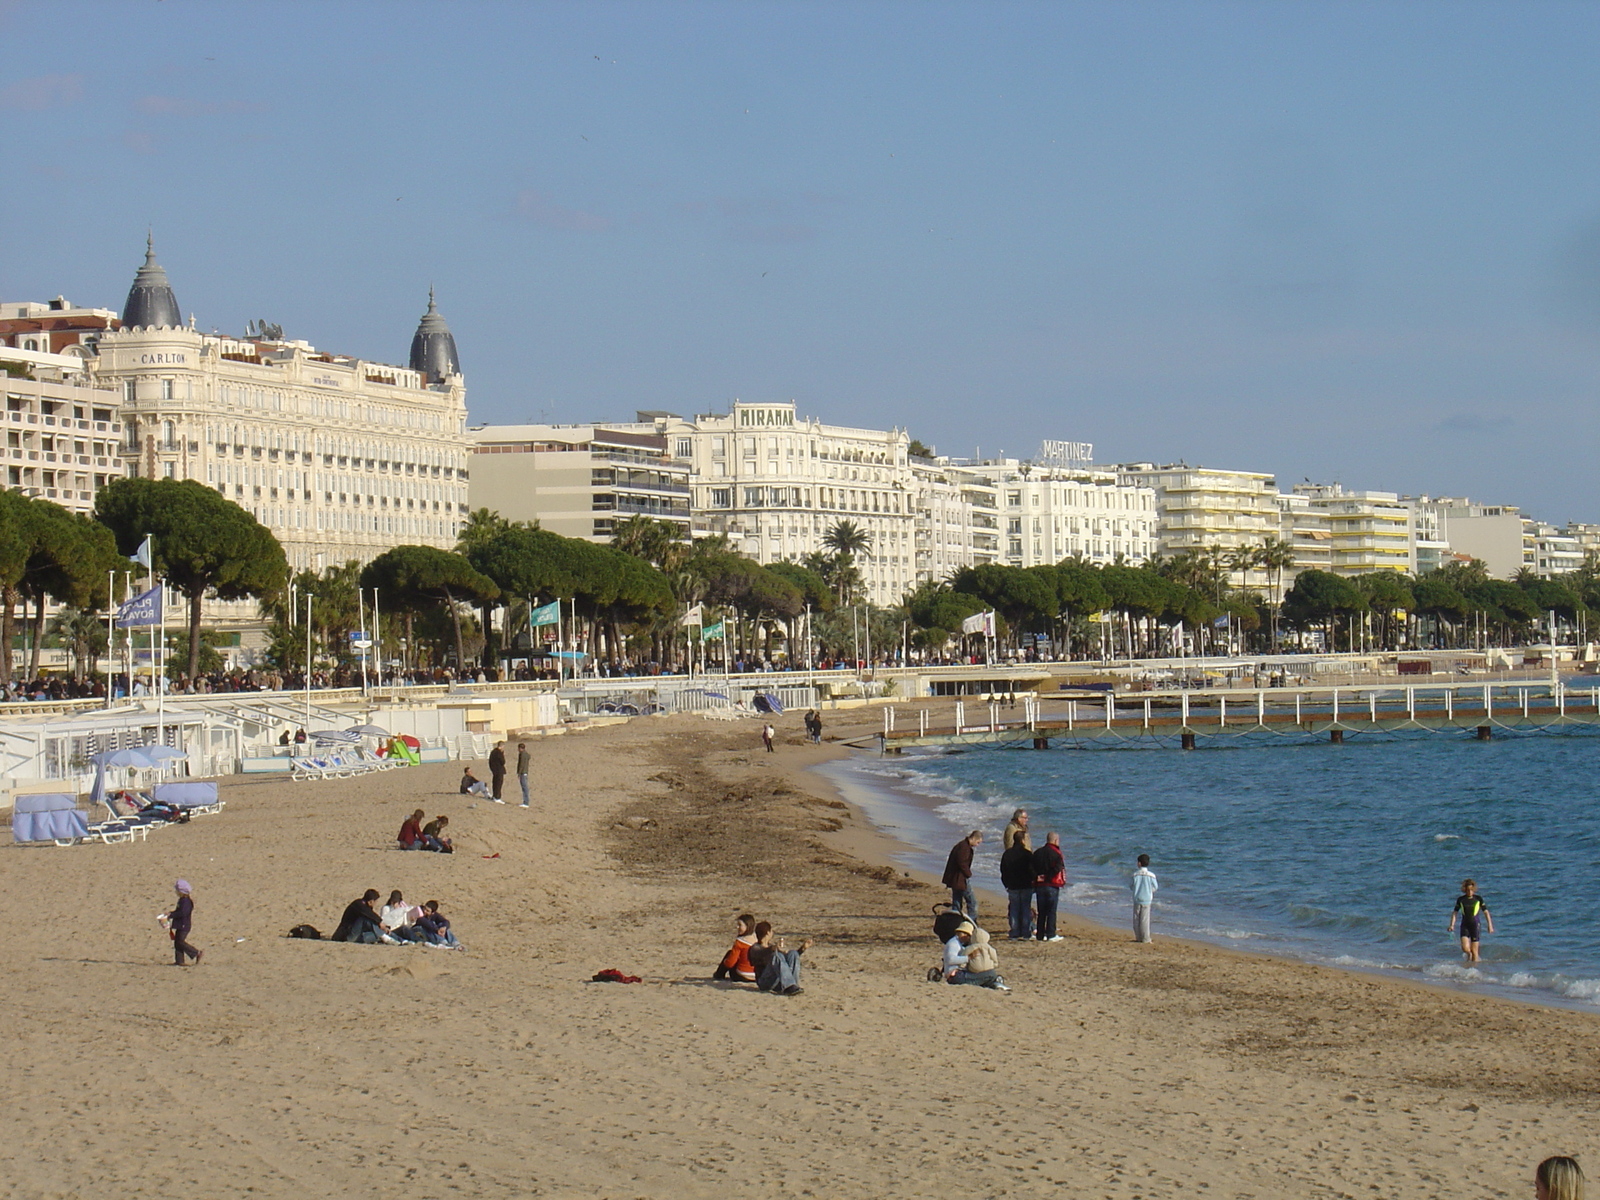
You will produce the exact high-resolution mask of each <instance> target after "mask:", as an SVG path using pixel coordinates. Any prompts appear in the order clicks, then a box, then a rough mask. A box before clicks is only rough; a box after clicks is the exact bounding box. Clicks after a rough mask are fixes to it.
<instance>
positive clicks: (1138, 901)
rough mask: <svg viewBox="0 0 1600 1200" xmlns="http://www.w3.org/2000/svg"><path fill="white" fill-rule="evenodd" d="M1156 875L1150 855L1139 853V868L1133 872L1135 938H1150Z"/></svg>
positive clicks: (1145, 939)
mask: <svg viewBox="0 0 1600 1200" xmlns="http://www.w3.org/2000/svg"><path fill="white" fill-rule="evenodd" d="M1160 886H1161V885H1160V884H1158V883H1157V882H1156V877H1155V875H1154V874H1153V873H1152V872H1151V870H1150V856H1149V855H1148V854H1141V855H1139V869H1138V870H1137V871H1135V872H1134V873H1133V940H1134V941H1136V942H1148V941H1150V940H1151V938H1150V906H1151V905H1152V904H1154V903H1155V902H1156V888H1158V887H1160Z"/></svg>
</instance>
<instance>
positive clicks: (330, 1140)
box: [0, 713, 1600, 1200]
mask: <svg viewBox="0 0 1600 1200" xmlns="http://www.w3.org/2000/svg"><path fill="white" fill-rule="evenodd" d="M845 717H846V714H842V713H841V714H836V715H830V717H829V734H830V736H841V735H845V736H847V735H848V734H849V732H850V730H849V727H848V725H847V724H846V722H845ZM874 720H876V717H875V714H870V713H868V714H864V715H863V717H862V721H863V725H862V729H863V730H867V729H870V728H871V727H873V726H872V724H871V723H872V722H873V721H874ZM757 728H758V727H757V726H756V724H755V723H754V722H743V723H735V724H723V723H713V722H709V721H705V720H703V719H699V718H695V717H689V716H680V717H670V718H649V719H640V720H636V721H633V722H631V723H629V724H626V725H617V726H612V727H607V728H597V729H592V730H588V731H584V732H578V733H573V734H570V735H567V736H562V737H554V738H548V739H544V740H539V741H536V742H534V743H533V745H532V750H533V756H534V772H533V781H534V789H535V800H534V807H533V808H532V809H531V810H527V811H525V810H522V809H520V808H518V807H516V799H517V797H516V796H515V795H514V793H515V791H516V789H515V783H514V781H511V783H510V784H509V786H508V789H507V796H508V799H510V800H511V803H510V804H508V805H506V806H499V805H495V804H491V803H487V802H484V801H481V800H477V801H474V800H471V799H469V798H467V797H462V796H459V795H457V793H456V786H455V785H456V780H457V778H458V777H459V767H458V765H457V764H450V765H442V766H433V767H421V768H412V769H408V770H405V771H396V772H388V773H383V774H378V775H373V776H368V777H364V778H360V779H355V780H347V781H326V782H316V783H294V782H290V781H288V780H276V779H272V780H267V779H260V778H251V779H229V780H225V781H224V782H223V795H224V797H225V799H226V800H227V809H226V811H225V812H224V813H223V814H221V815H219V816H212V817H204V818H197V819H196V820H194V821H192V822H191V823H189V824H188V825H185V826H182V827H178V828H172V829H166V830H160V831H157V832H156V833H154V834H153V835H152V836H151V837H150V839H149V840H148V842H145V843H139V844H134V845H130V846H110V847H105V846H82V847H75V848H71V849H56V848H44V849H36V848H21V847H10V846H6V847H4V848H3V850H0V853H3V854H4V864H5V865H4V878H5V882H6V895H7V901H8V907H9V909H10V910H11V911H12V912H13V914H14V916H15V918H16V920H15V922H14V924H15V926H16V927H17V932H16V933H14V935H13V936H12V937H11V938H9V939H7V940H6V942H5V945H4V948H3V949H0V960H3V971H4V978H5V981H6V982H5V1012H6V1015H7V1020H8V1023H9V1027H10V1028H9V1032H10V1036H9V1037H7V1038H6V1039H5V1042H4V1048H3V1050H0V1054H3V1056H4V1058H3V1071H0V1078H3V1079H4V1083H3V1084H0V1094H3V1096H4V1100H5V1108H6V1112H7V1113H8V1115H9V1120H8V1126H9V1128H8V1131H7V1132H8V1136H7V1137H6V1138H5V1139H4V1143H3V1148H0V1160H3V1167H0V1179H3V1180H4V1184H3V1188H0V1191H3V1194H4V1195H6V1196H15V1197H27V1198H29V1200H33V1198H39V1200H43V1198H46V1197H49V1198H57V1197H61V1198H64V1197H84V1198H87V1197H105V1196H119V1197H128V1196H151V1197H155V1196H160V1197H171V1196H175V1195H192V1196H203V1197H243V1196H255V1197H285V1198H287V1197H296V1198H300V1197H311V1196H342V1197H391V1196H407V1197H451V1196H496V1197H499V1196H508V1197H509V1196H552V1197H566V1196H572V1197H591V1196H592V1197H619V1198H620V1197H701V1196H705V1197H712V1196H717V1197H727V1196H757V1195H762V1196H769V1197H770V1196H817V1197H831V1196H886V1195H887V1196H908V1197H909V1196H942V1195H951V1196H957V1195H960V1196H985V1197H988V1196H995V1197H1001V1196H1046V1195H1048V1196H1066V1197H1109V1198H1118V1200H1120V1198H1133V1197H1166V1196H1178V1195H1187V1196H1195V1195H1202V1196H1216V1197H1262V1198H1265V1197H1269V1196H1271V1197H1278V1196H1305V1197H1352V1198H1354V1197H1363V1198H1364V1197H1389V1196H1400V1195H1407V1196H1411V1195H1415V1196H1439V1197H1445V1196H1448V1197H1464V1196H1480V1197H1496V1196H1519V1197H1521V1196H1531V1195H1532V1191H1533V1189H1532V1184H1531V1178H1532V1170H1533V1166H1534V1164H1535V1163H1536V1162H1537V1161H1538V1160H1539V1159H1541V1158H1543V1157H1545V1156H1546V1155H1549V1154H1556V1153H1560V1154H1572V1155H1575V1156H1577V1157H1578V1158H1579V1159H1580V1161H1582V1162H1583V1163H1584V1164H1585V1166H1586V1167H1587V1168H1588V1170H1589V1172H1590V1174H1591V1175H1592V1176H1593V1175H1596V1174H1597V1173H1600V1126H1597V1124H1596V1122H1595V1116H1596V1113H1597V1110H1600V1017H1596V1016H1593V1015H1590V1014H1586V1013H1579V1012H1570V1011H1561V1010H1555V1009H1542V1008H1536V1007H1531V1006H1523V1005H1518V1004H1515V1003H1511V1002H1506V1001H1500V1000H1496V999H1492V998H1484V997H1480V996H1475V995H1472V994H1469V993H1465V992H1457V991H1449V990H1445V989H1436V988H1429V987H1425V986H1420V985H1408V984H1406V983H1405V982H1402V981H1395V980H1390V979H1385V978H1376V977H1368V976H1362V975H1358V974H1353V973H1345V972H1339V971H1334V970H1328V969H1322V968H1318V967H1314V966H1307V965H1304V964H1300V963H1294V962H1287V961H1280V960H1275V959H1269V958H1261V957H1254V956H1249V955H1243V954H1237V953H1232V952H1229V951H1225V950H1220V949H1217V948H1214V947H1210V946H1203V945H1197V944H1192V943H1183V942H1179V941H1176V940H1172V939H1162V940H1158V941H1157V942H1156V943H1155V944H1154V945H1151V946H1138V945H1134V944H1133V943H1132V942H1131V941H1130V939H1129V936H1128V935H1127V934H1126V933H1124V932H1122V931H1118V930H1110V929H1102V928H1099V927H1095V926H1090V925H1086V924H1084V923H1081V922H1072V921H1067V922H1065V928H1064V930H1063V932H1064V933H1065V934H1066V935H1067V937H1066V940H1065V941H1063V942H1061V943H1059V944H1055V945H1036V944H1017V943H1010V942H1007V941H1005V940H1004V939H1003V937H1002V939H1001V941H1000V943H999V952H1000V957H1001V970H1002V971H1003V972H1004V974H1005V975H1006V977H1007V979H1008V981H1009V982H1010V983H1011V984H1012V986H1013V988H1014V991H1013V992H1012V993H1011V994H1009V995H1003V994H999V993H995V992H990V991H986V990H982V989H977V988H953V987H947V986H944V985H941V984H930V983H929V982H927V980H926V979H925V974H926V970H927V967H928V966H929V965H931V964H932V963H933V962H935V961H936V957H937V950H938V948H937V945H936V943H935V942H934V941H933V938H932V936H931V934H930V933H929V922H928V914H929V906H930V905H931V904H932V903H933V902H935V901H936V900H939V899H941V898H942V897H943V896H944V893H943V892H942V890H941V889H939V888H937V887H936V886H933V884H932V883H930V881H929V880H927V879H926V878H919V877H913V876H909V875H907V874H905V873H904V872H903V871H902V870H901V869H899V868H898V867H895V866H893V865H891V864H890V861H889V858H888V855H889V852H890V850H892V848H893V847H892V846H891V845H890V844H889V843H887V842H886V840H885V839H883V838H882V837H881V836H880V835H877V834H876V833H875V832H874V831H873V830H871V829H870V828H867V827H866V826H865V824H864V821H863V820H862V819H861V818H860V817H859V815H858V814H857V813H855V812H854V810H852V809H850V808H849V807H848V806H847V805H845V804H844V803H843V802H842V801H841V800H840V799H839V798H838V797H837V796H835V795H833V794H831V792H830V790H829V789H828V787H827V785H826V784H825V783H824V782H823V781H822V780H821V779H819V778H818V777H817V776H815V775H812V774H809V773H808V772H807V771H806V768H807V767H808V766H810V765H814V764H815V763H817V762H819V761H821V760H822V759H824V758H825V757H828V756H831V755H837V754H839V753H841V750H840V749H839V748H838V747H837V746H823V747H812V746H809V745H806V744H805V743H804V742H803V739H802V737H801V733H800V723H799V719H798V717H797V716H796V717H789V716H786V717H784V718H783V719H782V721H781V723H780V745H779V752H778V753H776V754H773V755H767V754H764V753H762V751H761V746H760V742H759V738H758V733H757ZM480 768H481V764H480ZM482 773H483V772H482V771H481V769H480V774H482ZM419 806H421V807H424V808H426V809H427V810H428V812H429V814H430V815H431V814H434V813H448V814H449V815H450V816H451V818H452V831H453V832H454V833H455V834H456V840H457V847H458V851H459V852H458V853H457V854H455V855H452V856H441V855H431V854H403V853H401V852H400V851H399V850H397V849H394V848H393V846H394V843H393V841H392V840H391V839H392V838H393V837H394V834H395V831H396V830H397V829H398V828H399V826H400V823H401V821H402V820H403V819H404V818H405V816H406V815H408V814H409V813H410V811H411V810H412V809H414V808H416V807H419ZM1069 866H1070V864H1069ZM180 875H181V876H184V877H186V878H188V879H189V880H191V881H192V882H193V884H194V888H195V899H196V918H195V928H194V933H193V936H192V941H193V942H194V944H196V945H197V946H199V947H201V948H202V949H203V950H204V951H205V961H204V963H203V965H201V966H199V967H196V968H188V969H177V968H174V967H172V966H171V965H170V962H171V952H170V949H169V944H168V942H167V939H166V935H165V934H164V933H163V931H162V930H161V928H160V927H159V926H158V924H157V923H156V920H155V917H156V914H157V913H158V912H161V911H164V910H165V909H167V908H168V907H170V902H171V897H172V893H171V886H172V881H173V880H174V879H175V878H176V877H178V876H180ZM368 887H372V888H376V889H378V890H379V891H380V892H382V893H383V894H384V896H387V895H388V893H389V891H390V889H393V888H400V889H402V890H403V891H404V892H405V895H406V897H407V899H408V900H410V901H411V902H413V903H416V902H420V901H422V900H426V899H438V900H439V901H440V902H441V904H442V906H443V909H444V911H445V912H446V913H447V914H448V915H449V916H450V917H451V918H452V920H453V922H454V925H455V930H456V932H457V934H458V935H459V936H460V938H461V940H462V941H463V942H464V943H465V944H466V946H467V950H466V951H464V952H460V953H457V952H450V951H442V950H432V949H425V948H422V947H409V946H404V947H386V946H348V945H342V944H332V943H319V942H308V941H300V940H290V939H288V938H286V937H285V936H284V935H285V934H286V932H287V931H288V930H289V928H290V927H291V926H294V925H296V924H299V923H301V922H309V923H311V924H313V925H316V926H318V927H319V928H321V929H322V930H323V931H324V932H328V931H331V929H332V928H333V926H334V925H335V924H336V923H337V920H338V916H339V913H340V911H341V910H342V908H343V907H344V905H345V904H346V903H348V902H349V901H350V900H352V899H354V898H355V897H357V896H359V895H360V893H361V892H362V891H363V890H364V889H366V888H368ZM1576 902H1580V903H1581V902H1583V898H1582V897H1579V898H1576ZM996 907H997V906H996V903H995V902H993V901H991V902H990V905H989V911H990V912H994V911H996ZM744 910H750V911H753V912H755V913H756V914H757V915H759V916H762V917H765V918H767V919H769V920H771V921H773V923H774V924H775V925H776V927H777V928H778V930H779V931H780V932H783V933H785V934H787V935H788V936H789V937H790V939H791V942H793V941H795V940H798V938H800V937H803V936H811V937H814V938H816V939H817V944H816V946H815V947H814V948H813V949H812V950H811V951H810V952H808V953H807V955H806V956H805V962H806V967H807V975H806V979H805V993H804V994H803V995H801V996H797V997H793V998H783V997H774V996H767V995H762V994H758V993H756V992H755V991H754V989H753V988H749V987H741V986H735V985H728V984H722V983H714V982H712V981H711V979H710V974H711V970H712V968H713V967H714V966H715V965H716V962H717V961H718V959H719V958H720V956H721V954H722V953H723V951H724V950H725V949H726V947H727V944H728V942H729V940H730V937H731V922H732V917H733V915H734V914H736V913H738V912H740V911H744ZM1158 914H1159V910H1158ZM24 929H26V930H27V932H23V930H24ZM34 930H37V932H34ZM1157 932H1158V935H1159V924H1158V928H1157ZM608 967H615V968H618V969H620V970H622V971H624V972H626V973H629V974H637V975H640V976H643V978H644V982H643V983H641V984H638V985H631V986H623V985H617V984H599V983H593V982H591V981H590V977H591V976H592V975H593V974H594V973H595V972H596V971H599V970H601V969H603V968H608ZM1591 1186H1596V1185H1591Z"/></svg>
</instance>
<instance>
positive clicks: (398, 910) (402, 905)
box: [378, 888, 423, 942]
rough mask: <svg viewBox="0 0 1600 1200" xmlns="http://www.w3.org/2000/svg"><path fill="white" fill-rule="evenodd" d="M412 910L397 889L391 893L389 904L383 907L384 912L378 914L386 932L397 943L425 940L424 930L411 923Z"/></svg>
mask: <svg viewBox="0 0 1600 1200" xmlns="http://www.w3.org/2000/svg"><path fill="white" fill-rule="evenodd" d="M412 911H413V910H412V908H411V906H410V905H408V904H407V903H406V898H405V897H404V896H403V895H401V894H400V889H399V888H396V889H395V890H394V891H392V892H390V893H389V903H387V904H385V905H384V906H383V911H381V912H380V913H379V914H378V920H379V921H381V922H382V923H383V929H384V932H385V933H387V934H388V935H389V936H390V937H392V938H394V940H395V941H397V942H420V941H422V940H423V933H422V930H420V929H418V928H416V926H414V925H413V924H412V923H411V921H412V917H411V913H412Z"/></svg>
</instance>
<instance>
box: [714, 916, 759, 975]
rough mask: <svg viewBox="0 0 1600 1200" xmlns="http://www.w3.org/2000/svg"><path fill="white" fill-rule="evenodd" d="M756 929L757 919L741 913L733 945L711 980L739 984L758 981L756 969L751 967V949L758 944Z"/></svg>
mask: <svg viewBox="0 0 1600 1200" xmlns="http://www.w3.org/2000/svg"><path fill="white" fill-rule="evenodd" d="M755 929H756V919H755V918H754V917H753V916H751V915H750V914H749V913H740V914H739V916H738V917H737V918H736V919H735V920H734V936H733V945H732V946H731V947H729V949H728V952H727V953H726V954H724V955H723V956H722V961H721V962H720V963H718V964H717V969H716V970H715V971H713V972H712V973H711V978H713V979H726V980H729V981H730V982H738V983H754V982H755V981H756V973H755V969H754V968H753V967H752V966H751V965H750V947H751V946H754V945H755V944H756V934H755Z"/></svg>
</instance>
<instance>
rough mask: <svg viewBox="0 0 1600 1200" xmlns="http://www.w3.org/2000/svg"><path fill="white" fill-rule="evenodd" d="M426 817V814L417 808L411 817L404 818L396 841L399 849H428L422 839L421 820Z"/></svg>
mask: <svg viewBox="0 0 1600 1200" xmlns="http://www.w3.org/2000/svg"><path fill="white" fill-rule="evenodd" d="M427 815H428V814H427V812H426V811H424V810H423V809H420V808H419V809H417V811H416V812H414V813H412V814H411V816H409V817H408V818H406V822H405V824H403V825H401V826H400V836H399V838H398V839H397V840H398V841H399V842H400V849H402V850H426V849H428V843H427V842H425V841H423V838H422V818H423V817H425V816H427Z"/></svg>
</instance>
